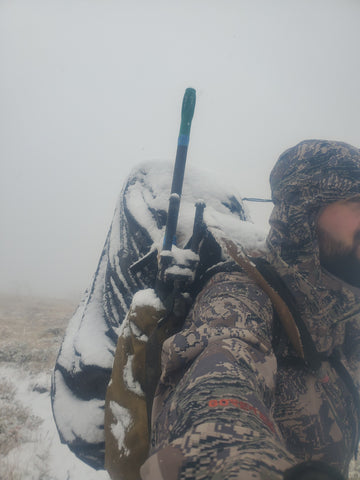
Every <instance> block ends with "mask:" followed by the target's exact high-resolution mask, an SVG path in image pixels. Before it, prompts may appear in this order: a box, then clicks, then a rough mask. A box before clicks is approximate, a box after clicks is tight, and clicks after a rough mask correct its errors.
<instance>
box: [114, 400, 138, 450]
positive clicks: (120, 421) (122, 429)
mask: <svg viewBox="0 0 360 480" xmlns="http://www.w3.org/2000/svg"><path fill="white" fill-rule="evenodd" d="M110 409H111V412H112V414H113V416H114V419H115V420H116V423H113V424H112V425H111V433H112V434H113V435H114V438H115V439H116V440H117V442H118V447H119V451H120V452H121V453H123V454H124V455H126V456H128V455H129V454H130V451H129V449H128V448H127V447H126V445H125V434H126V432H127V431H128V430H129V429H130V428H131V425H132V423H133V420H132V418H131V415H130V412H129V410H127V409H126V408H124V407H122V406H120V405H119V404H118V403H116V402H113V401H112V402H110Z"/></svg>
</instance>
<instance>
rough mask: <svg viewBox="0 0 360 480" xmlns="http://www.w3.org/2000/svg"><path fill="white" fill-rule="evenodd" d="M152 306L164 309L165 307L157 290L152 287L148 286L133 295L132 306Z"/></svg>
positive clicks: (156, 308)
mask: <svg viewBox="0 0 360 480" xmlns="http://www.w3.org/2000/svg"><path fill="white" fill-rule="evenodd" d="M145 306H150V307H153V308H154V309H155V310H164V309H165V307H164V305H163V303H162V301H161V300H160V298H159V297H158V296H157V295H156V293H155V290H154V289H152V288H146V289H144V290H139V291H138V292H137V293H135V295H134V296H133V300H132V307H134V309H135V308H140V307H145Z"/></svg>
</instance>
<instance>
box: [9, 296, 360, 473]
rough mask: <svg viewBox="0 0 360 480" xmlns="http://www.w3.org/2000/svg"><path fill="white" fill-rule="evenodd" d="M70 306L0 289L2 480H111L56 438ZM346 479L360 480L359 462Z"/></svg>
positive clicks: (353, 466)
mask: <svg viewBox="0 0 360 480" xmlns="http://www.w3.org/2000/svg"><path fill="white" fill-rule="evenodd" d="M75 307H76V302H73V303H72V302H66V301H59V300H44V299H34V298H19V297H9V296H5V295H1V294H0V331H1V337H0V479H1V480H109V479H110V477H109V476H108V475H107V473H105V472H104V471H100V472H96V471H95V470H93V469H92V468H90V467H88V466H87V465H86V464H84V463H83V462H81V461H80V460H78V459H77V458H76V457H75V455H73V454H72V453H71V452H70V450H69V449H68V448H67V447H66V446H64V445H62V444H61V443H60V441H59V437H58V434H57V431H56V427H55V424H54V421H53V418H52V412H51V405H50V380H51V370H52V367H53V365H54V362H55V358H56V355H57V352H58V349H59V345H60V343H61V339H62V336H63V333H64V330H65V327H66V325H67V323H68V319H69V318H70V317H71V315H72V313H73V311H74V309H75ZM356 472H357V473H356ZM349 478H350V479H352V480H360V465H355V463H354V464H353V465H352V473H351V475H350V477H349Z"/></svg>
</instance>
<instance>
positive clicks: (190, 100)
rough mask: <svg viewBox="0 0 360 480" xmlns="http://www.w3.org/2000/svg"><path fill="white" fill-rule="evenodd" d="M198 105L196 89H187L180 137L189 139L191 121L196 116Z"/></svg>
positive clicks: (182, 111) (183, 104) (182, 109)
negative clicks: (195, 111)
mask: <svg viewBox="0 0 360 480" xmlns="http://www.w3.org/2000/svg"><path fill="white" fill-rule="evenodd" d="M195 103H196V91H195V89H194V88H187V89H186V90H185V94H184V98H183V103H182V108H181V125H180V134H179V137H180V136H182V135H185V136H187V137H189V135H190V128H191V121H192V119H193V116H194V110H195Z"/></svg>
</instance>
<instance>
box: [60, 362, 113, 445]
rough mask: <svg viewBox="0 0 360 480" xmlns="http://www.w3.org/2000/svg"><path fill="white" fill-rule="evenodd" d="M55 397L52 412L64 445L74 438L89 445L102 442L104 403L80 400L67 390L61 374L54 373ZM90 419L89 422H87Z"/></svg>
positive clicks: (94, 400)
mask: <svg viewBox="0 0 360 480" xmlns="http://www.w3.org/2000/svg"><path fill="white" fill-rule="evenodd" d="M54 375H55V384H56V396H55V398H54V400H53V411H54V415H55V417H56V420H57V423H59V424H61V434H62V436H63V439H64V441H65V442H66V443H72V442H73V441H75V440H76V437H75V435H74V432H76V436H78V437H81V438H83V439H86V441H88V442H91V443H101V442H103V441H104V428H103V425H104V402H103V401H102V400H97V399H93V400H86V401H85V400H80V399H78V398H77V397H75V396H74V394H73V393H72V392H71V390H69V388H68V387H67V385H66V383H65V382H64V379H63V377H62V374H61V373H60V372H59V371H57V372H55V374H54ZM89 418H91V422H89Z"/></svg>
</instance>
